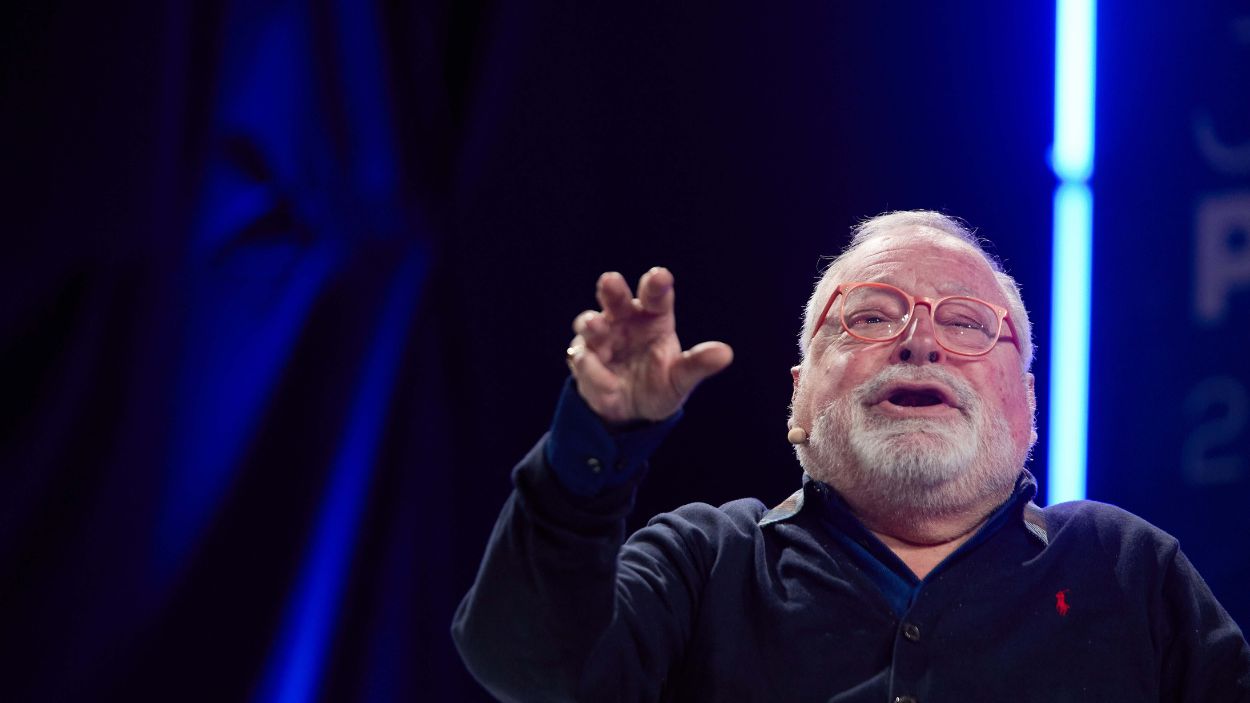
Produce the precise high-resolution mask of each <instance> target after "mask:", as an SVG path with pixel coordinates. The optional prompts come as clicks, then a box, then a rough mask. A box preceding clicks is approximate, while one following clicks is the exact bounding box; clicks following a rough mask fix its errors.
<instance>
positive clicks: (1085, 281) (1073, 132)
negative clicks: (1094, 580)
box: [1046, 0, 1097, 504]
mask: <svg viewBox="0 0 1250 703" xmlns="http://www.w3.org/2000/svg"><path fill="white" fill-rule="evenodd" d="M1096 16H1097V4H1096V2H1095V1H1094V0H1058V3H1057V4H1056V12H1055V137H1054V139H1055V141H1054V145H1053V147H1052V149H1051V154H1050V162H1051V168H1052V169H1053V170H1054V172H1055V176H1057V177H1058V179H1059V185H1058V187H1057V188H1056V190H1055V202H1054V245H1053V252H1054V253H1053V260H1052V265H1051V272H1052V278H1051V357H1050V404H1049V406H1050V416H1049V418H1048V428H1047V429H1048V436H1049V438H1050V440H1049V445H1048V452H1047V454H1048V456H1049V460H1050V465H1049V466H1048V467H1047V472H1048V482H1047V485H1048V489H1047V494H1046V499H1047V503H1049V504H1054V503H1061V502H1064V501H1068V500H1079V499H1081V498H1084V497H1085V477H1086V474H1085V470H1086V469H1085V466H1086V455H1087V449H1088V444H1089V443H1088V433H1089V321H1090V292H1091V287H1092V286H1091V276H1092V263H1093V229H1094V224H1093V213H1094V202H1093V201H1094V198H1093V193H1092V191H1091V190H1090V187H1089V178H1090V176H1091V174H1092V173H1093V170H1094V85H1095V83H1094V73H1095V72H1094V66H1095V60H1094V59H1095V41H1094V39H1095V35H1096V26H1097V23H1096V21H1095V20H1096Z"/></svg>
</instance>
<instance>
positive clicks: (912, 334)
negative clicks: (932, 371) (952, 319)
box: [892, 304, 946, 366]
mask: <svg viewBox="0 0 1250 703" xmlns="http://www.w3.org/2000/svg"><path fill="white" fill-rule="evenodd" d="M922 307H923V312H922ZM922 317H923V320H922V319H921V318H922ZM893 356H894V358H893V359H892V361H894V362H895V363H901V364H916V365H917V366H923V365H924V364H926V363H930V364H936V363H938V362H940V361H945V360H946V350H945V349H942V347H941V345H939V344H938V343H937V330H936V328H935V327H934V326H933V308H931V307H929V306H928V305H924V306H921V305H919V304H917V305H916V309H915V310H914V311H912V315H911V319H910V320H908V321H907V327H906V328H904V329H903V334H902V335H901V336H900V337H899V339H898V341H897V342H896V343H895V347H894V354H893Z"/></svg>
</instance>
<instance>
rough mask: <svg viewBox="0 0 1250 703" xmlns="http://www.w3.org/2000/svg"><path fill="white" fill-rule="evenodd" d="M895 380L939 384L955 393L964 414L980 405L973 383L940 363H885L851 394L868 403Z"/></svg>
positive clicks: (856, 400)
mask: <svg viewBox="0 0 1250 703" xmlns="http://www.w3.org/2000/svg"><path fill="white" fill-rule="evenodd" d="M896 383H939V384H942V385H944V386H946V387H947V388H949V389H950V390H951V392H952V393H954V394H955V400H956V402H957V403H958V405H959V407H960V409H961V410H963V411H964V413H965V414H969V413H972V412H975V411H976V410H977V409H979V407H980V397H979V396H978V395H977V394H976V391H974V390H973V389H972V386H971V385H970V384H969V383H968V382H967V381H965V380H963V379H962V378H960V377H959V376H956V375H955V374H953V373H951V372H950V371H948V370H946V369H944V368H942V367H940V366H928V367H917V366H909V365H896V366H887V367H886V368H884V369H881V371H879V372H877V374H876V375H874V376H873V377H872V378H870V379H868V380H867V381H864V382H863V383H861V384H859V385H858V386H857V387H856V388H855V390H854V391H852V393H851V395H852V397H853V398H854V400H855V402H857V403H860V404H869V403H871V402H872V399H874V398H878V397H880V395H881V392H882V391H883V390H884V389H885V388H886V387H887V386H890V385H893V384H896Z"/></svg>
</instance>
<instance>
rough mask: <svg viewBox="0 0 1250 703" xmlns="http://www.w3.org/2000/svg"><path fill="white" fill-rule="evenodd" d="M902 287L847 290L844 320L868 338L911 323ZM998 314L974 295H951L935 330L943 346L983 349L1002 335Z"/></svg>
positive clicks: (939, 312)
mask: <svg viewBox="0 0 1250 703" xmlns="http://www.w3.org/2000/svg"><path fill="white" fill-rule="evenodd" d="M909 308H910V306H909V305H908V302H907V298H906V297H905V296H904V295H903V294H902V292H901V291H899V290H896V289H893V288H884V287H878V286H857V287H855V288H853V289H851V291H850V292H849V293H847V294H846V300H845V302H844V303H843V306H842V324H843V325H844V326H845V327H846V329H847V331H849V332H850V333H851V334H853V335H855V336H857V337H862V338H865V339H889V338H891V337H894V336H896V335H898V334H899V333H900V332H902V330H903V328H904V327H906V326H907V323H908V321H909V315H910V314H911V312H912V311H911V310H910V309H909ZM998 324H999V323H998V314H997V313H996V312H995V311H994V309H993V308H991V307H990V306H989V305H987V304H986V303H983V302H981V301H979V300H975V299H973V298H948V299H946V300H944V301H942V302H941V303H940V304H939V305H937V307H936V308H935V309H934V310H933V330H934V334H936V335H937V338H938V341H939V342H940V343H941V344H942V346H944V347H946V348H948V349H951V350H952V351H956V352H964V353H970V354H972V353H981V352H983V351H985V350H987V349H989V348H990V347H992V346H994V342H995V341H997V339H998Z"/></svg>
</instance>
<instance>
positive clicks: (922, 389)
mask: <svg viewBox="0 0 1250 703" xmlns="http://www.w3.org/2000/svg"><path fill="white" fill-rule="evenodd" d="M874 400H875V402H876V403H886V404H889V405H892V406H894V407H899V408H936V407H937V406H948V407H952V408H958V407H959V404H958V403H957V402H955V396H954V393H952V392H951V391H949V390H947V389H946V388H945V387H943V386H941V385H937V384H927V383H900V384H893V385H891V386H889V387H887V388H884V389H882V391H881V392H880V393H879V394H877V396H876V398H875V399H874Z"/></svg>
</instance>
